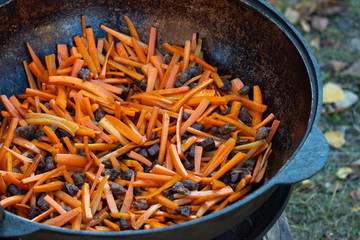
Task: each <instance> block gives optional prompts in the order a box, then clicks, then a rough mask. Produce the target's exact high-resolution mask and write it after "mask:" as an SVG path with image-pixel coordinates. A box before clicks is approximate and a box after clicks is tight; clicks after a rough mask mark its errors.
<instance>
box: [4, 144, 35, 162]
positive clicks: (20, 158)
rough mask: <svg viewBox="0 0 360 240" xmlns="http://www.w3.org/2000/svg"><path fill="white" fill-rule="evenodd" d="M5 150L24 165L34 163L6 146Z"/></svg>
mask: <svg viewBox="0 0 360 240" xmlns="http://www.w3.org/2000/svg"><path fill="white" fill-rule="evenodd" d="M3 148H4V149H5V150H6V151H8V152H9V153H10V154H11V155H12V156H14V157H15V158H17V159H19V160H20V161H21V162H22V163H32V160H31V159H30V158H28V157H26V156H24V155H21V154H19V153H17V152H15V151H13V150H11V149H9V148H8V147H6V146H3Z"/></svg>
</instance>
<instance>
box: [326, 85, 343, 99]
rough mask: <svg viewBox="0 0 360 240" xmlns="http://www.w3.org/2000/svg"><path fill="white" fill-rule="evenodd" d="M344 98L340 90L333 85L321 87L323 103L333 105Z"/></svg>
mask: <svg viewBox="0 0 360 240" xmlns="http://www.w3.org/2000/svg"><path fill="white" fill-rule="evenodd" d="M344 98H345V94H344V91H343V90H342V88H341V87H340V86H339V85H337V84H335V83H326V84H325V85H324V87H323V102H324V103H335V102H338V101H341V100H343V99H344Z"/></svg>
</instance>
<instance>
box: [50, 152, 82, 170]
mask: <svg viewBox="0 0 360 240" xmlns="http://www.w3.org/2000/svg"><path fill="white" fill-rule="evenodd" d="M87 161H88V160H87V158H86V157H83V156H79V155H74V154H57V155H56V156H55V162H57V163H61V164H65V165H69V166H76V167H84V166H85V165H86V163H87Z"/></svg>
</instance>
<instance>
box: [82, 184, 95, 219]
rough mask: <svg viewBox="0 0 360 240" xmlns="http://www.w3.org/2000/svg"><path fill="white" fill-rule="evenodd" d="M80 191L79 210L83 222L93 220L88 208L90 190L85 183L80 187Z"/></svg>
mask: <svg viewBox="0 0 360 240" xmlns="http://www.w3.org/2000/svg"><path fill="white" fill-rule="evenodd" d="M81 191H82V194H81V210H82V215H83V219H84V220H85V221H90V220H92V218H93V214H92V212H91V208H90V189H89V184H88V183H87V182H85V183H84V184H83V185H82V188H81Z"/></svg>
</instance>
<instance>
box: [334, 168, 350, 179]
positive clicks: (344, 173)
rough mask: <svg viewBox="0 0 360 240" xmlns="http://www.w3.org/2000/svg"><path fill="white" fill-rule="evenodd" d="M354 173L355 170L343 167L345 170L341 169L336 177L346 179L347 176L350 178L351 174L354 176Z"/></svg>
mask: <svg viewBox="0 0 360 240" xmlns="http://www.w3.org/2000/svg"><path fill="white" fill-rule="evenodd" d="M353 172H354V170H353V169H351V168H349V167H343V168H339V169H338V170H337V172H336V176H337V177H338V178H340V179H345V178H347V176H349V175H350V174H352V173H353Z"/></svg>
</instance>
